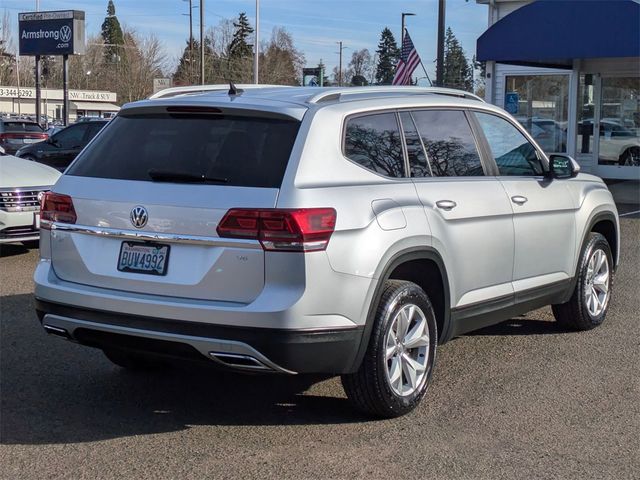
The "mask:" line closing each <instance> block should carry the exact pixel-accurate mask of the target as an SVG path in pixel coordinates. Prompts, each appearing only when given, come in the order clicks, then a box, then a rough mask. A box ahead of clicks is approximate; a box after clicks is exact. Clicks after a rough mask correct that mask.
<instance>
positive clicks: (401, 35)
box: [400, 12, 415, 48]
mask: <svg viewBox="0 0 640 480" xmlns="http://www.w3.org/2000/svg"><path fill="white" fill-rule="evenodd" d="M413 16H415V13H407V12H402V15H401V17H402V29H401V30H400V48H402V44H403V43H404V17H413Z"/></svg>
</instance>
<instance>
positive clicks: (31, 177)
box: [0, 155, 61, 188]
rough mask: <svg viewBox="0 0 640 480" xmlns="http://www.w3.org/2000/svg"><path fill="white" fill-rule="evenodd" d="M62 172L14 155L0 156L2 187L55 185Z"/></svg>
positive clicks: (0, 183) (0, 182) (0, 186)
mask: <svg viewBox="0 0 640 480" xmlns="http://www.w3.org/2000/svg"><path fill="white" fill-rule="evenodd" d="M60 175H61V173H60V172H58V171H57V170H56V169H54V168H51V167H47V166H46V165H42V164H41V163H37V162H32V161H30V160H24V159H22V158H18V157H14V156H13V155H1V156H0V188H16V187H48V186H51V185H54V184H55V183H56V182H57V181H58V178H60Z"/></svg>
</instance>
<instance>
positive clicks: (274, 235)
mask: <svg viewBox="0 0 640 480" xmlns="http://www.w3.org/2000/svg"><path fill="white" fill-rule="evenodd" d="M335 226H336V211H335V210H334V209H333V208H301V209H271V208H269V209H267V208H265V209H251V210H249V209H242V208H232V209H231V210H229V211H228V212H227V213H226V215H225V216H224V217H223V218H222V220H221V221H220V224H219V225H218V228H217V232H218V235H219V236H220V237H224V238H252V239H256V240H260V243H261V244H262V248H264V249H265V250H278V251H286V252H313V251H317V250H324V249H326V248H327V244H328V243H329V239H330V238H331V234H332V233H333V231H334V229H335Z"/></svg>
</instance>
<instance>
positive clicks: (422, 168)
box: [400, 112, 431, 177]
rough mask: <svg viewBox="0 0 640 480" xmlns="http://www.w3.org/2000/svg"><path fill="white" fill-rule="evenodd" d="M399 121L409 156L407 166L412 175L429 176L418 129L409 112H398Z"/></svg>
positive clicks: (429, 171)
mask: <svg viewBox="0 0 640 480" xmlns="http://www.w3.org/2000/svg"><path fill="white" fill-rule="evenodd" d="M400 121H401V122H402V131H403V132H404V141H405V144H406V145H407V157H408V158H409V168H410V169H411V176H412V177H430V176H431V170H430V169H429V164H428V163H427V156H426V155H425V153H424V149H423V148H422V141H421V140H420V135H418V130H417V129H416V126H415V124H414V123H413V118H411V114H410V113H409V112H401V113H400Z"/></svg>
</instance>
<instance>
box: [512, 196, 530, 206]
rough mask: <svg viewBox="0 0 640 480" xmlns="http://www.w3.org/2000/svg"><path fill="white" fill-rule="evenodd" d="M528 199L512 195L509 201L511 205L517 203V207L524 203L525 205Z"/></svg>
mask: <svg viewBox="0 0 640 480" xmlns="http://www.w3.org/2000/svg"><path fill="white" fill-rule="evenodd" d="M527 200H528V198H527V197H523V196H522V195H514V196H513V197H511V201H512V202H513V203H517V204H518V205H524V204H525V203H527Z"/></svg>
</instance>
